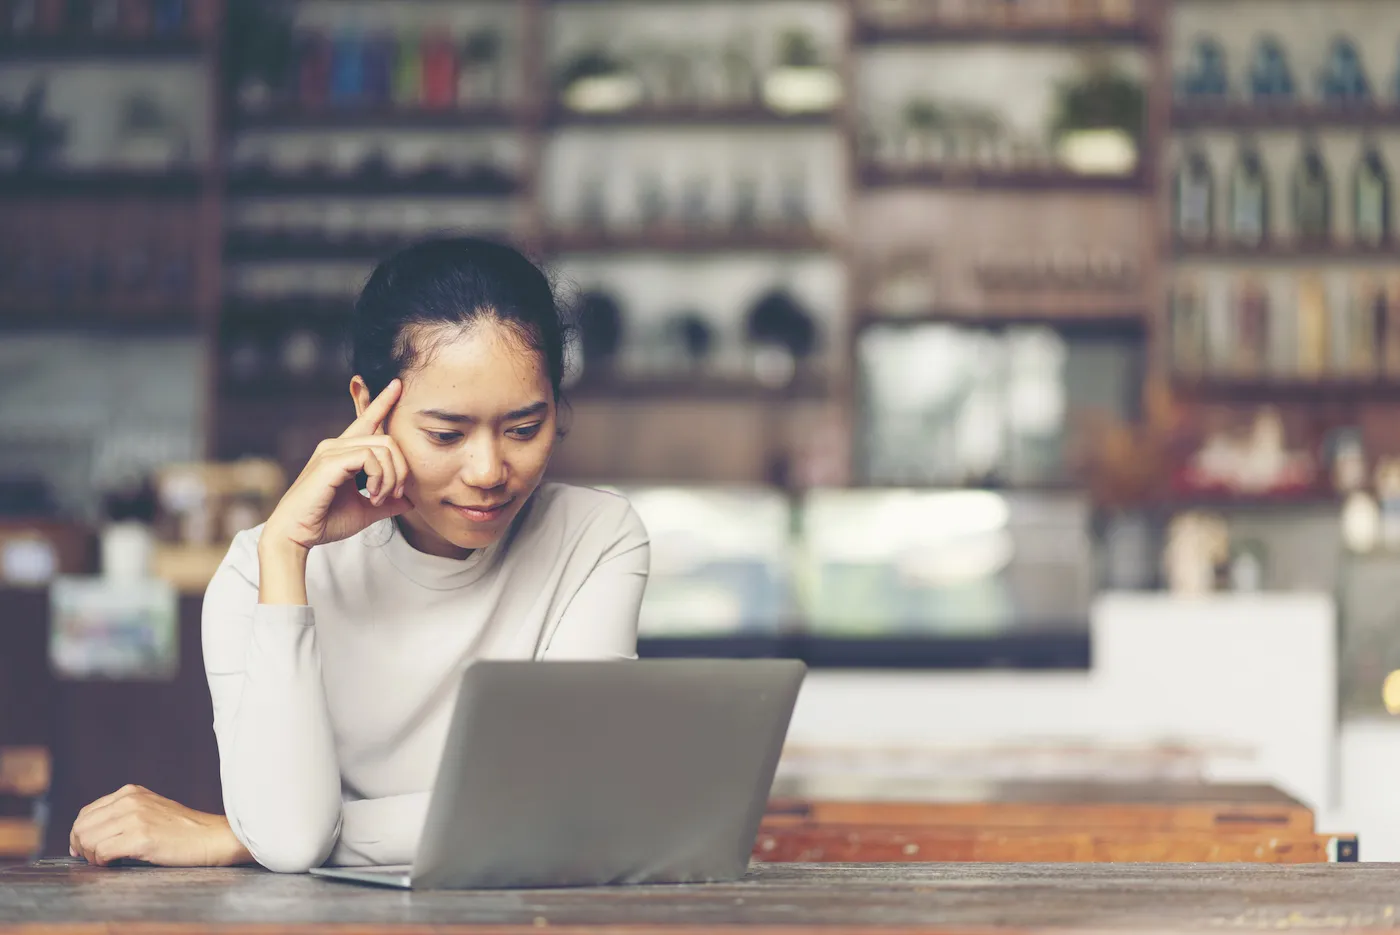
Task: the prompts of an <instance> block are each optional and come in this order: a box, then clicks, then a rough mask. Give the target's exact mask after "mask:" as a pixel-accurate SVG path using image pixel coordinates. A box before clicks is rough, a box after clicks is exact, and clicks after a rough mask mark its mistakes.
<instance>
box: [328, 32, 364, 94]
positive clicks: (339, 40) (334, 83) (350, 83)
mask: <svg viewBox="0 0 1400 935" xmlns="http://www.w3.org/2000/svg"><path fill="white" fill-rule="evenodd" d="M364 56H365V44H364V43H363V42H362V41H361V38H360V35H359V34H358V33H357V32H354V31H351V30H346V31H344V32H341V33H339V34H338V35H337V36H336V37H335V40H334V41H333V43H332V45H331V70H330V99H331V102H332V103H334V104H336V105H337V106H340V107H355V106H358V105H360V104H361V103H362V102H363V98H364V91H365V57H364Z"/></svg>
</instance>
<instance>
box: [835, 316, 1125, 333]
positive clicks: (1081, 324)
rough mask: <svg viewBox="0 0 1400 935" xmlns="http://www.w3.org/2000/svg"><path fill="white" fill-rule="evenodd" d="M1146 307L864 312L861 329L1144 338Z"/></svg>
mask: <svg viewBox="0 0 1400 935" xmlns="http://www.w3.org/2000/svg"><path fill="white" fill-rule="evenodd" d="M1148 318H1149V315H1148V312H1147V310H1146V309H1123V310H1122V311H1119V312H1112V313H1104V314H1065V313H1055V312H1037V311H1034V310H1026V309H989V310H986V311H972V310H955V309H947V310H934V311H929V312H921V313H919V314H915V315H882V314H880V313H878V312H869V311H867V312H864V313H862V314H861V315H860V317H859V318H858V319H857V329H858V330H863V329H866V328H871V327H885V328H906V327H916V326H918V325H930V324H933V325H960V326H962V327H966V328H984V329H989V330H999V329H1003V328H1012V327H1018V326H1022V327H1037V326H1039V327H1048V328H1053V329H1055V330H1056V331H1060V332H1062V333H1065V334H1069V335H1076V336H1086V337H1090V336H1092V337H1126V338H1141V337H1142V336H1143V334H1144V332H1145V331H1146V329H1147V322H1148Z"/></svg>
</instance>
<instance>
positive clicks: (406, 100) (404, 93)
mask: <svg viewBox="0 0 1400 935" xmlns="http://www.w3.org/2000/svg"><path fill="white" fill-rule="evenodd" d="M418 38H419V37H418V35H417V34H415V33H412V32H405V33H403V34H402V35H400V36H399V48H398V54H397V55H396V56H395V58H394V106H395V107H407V108H413V107H418V106H420V105H421V104H422V103H423V54H422V46H421V44H420V43H419V41H418Z"/></svg>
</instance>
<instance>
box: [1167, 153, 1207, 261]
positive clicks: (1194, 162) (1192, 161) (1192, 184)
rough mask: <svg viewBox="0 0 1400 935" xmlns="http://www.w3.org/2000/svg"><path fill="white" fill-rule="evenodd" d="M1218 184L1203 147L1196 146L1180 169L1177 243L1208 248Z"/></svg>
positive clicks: (1176, 190) (1176, 203)
mask: <svg viewBox="0 0 1400 935" xmlns="http://www.w3.org/2000/svg"><path fill="white" fill-rule="evenodd" d="M1213 189H1214V183H1213V181H1212V178H1211V170H1210V160H1209V159H1207V158H1206V154H1205V152H1204V150H1202V149H1201V148H1200V147H1199V146H1192V147H1191V148H1190V149H1189V150H1188V152H1187V153H1186V155H1185V157H1184V158H1183V159H1182V162H1181V165H1180V166H1179V167H1178V168H1177V172H1176V184H1175V186H1174V190H1173V197H1172V204H1173V207H1174V209H1175V210H1174V217H1175V223H1174V225H1173V226H1174V228H1175V230H1176V236H1177V239H1179V240H1180V241H1182V242H1183V243H1189V244H1204V243H1207V242H1209V241H1210V238H1211V233H1212V230H1213V227H1212V216H1213V214H1214V200H1215V199H1214V192H1213Z"/></svg>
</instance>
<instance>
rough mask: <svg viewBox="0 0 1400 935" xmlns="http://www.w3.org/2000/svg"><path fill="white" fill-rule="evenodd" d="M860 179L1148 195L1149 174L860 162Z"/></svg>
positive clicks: (879, 183)
mask: <svg viewBox="0 0 1400 935" xmlns="http://www.w3.org/2000/svg"><path fill="white" fill-rule="evenodd" d="M860 182H861V185H863V186H864V187H866V188H986V189H1005V190H1008V191H1070V192H1073V191H1083V192H1128V193H1135V194H1144V195H1145V194H1148V193H1150V191H1151V182H1150V180H1149V177H1148V176H1147V175H1145V174H1142V173H1137V174H1133V175H1080V174H1076V173H1074V172H1070V171H1069V170H1066V169H1059V168H1046V169H989V168H980V167H976V166H957V167H954V166H936V165H931V166H908V167H898V168H895V167H887V166H879V165H863V166H861V168H860Z"/></svg>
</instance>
